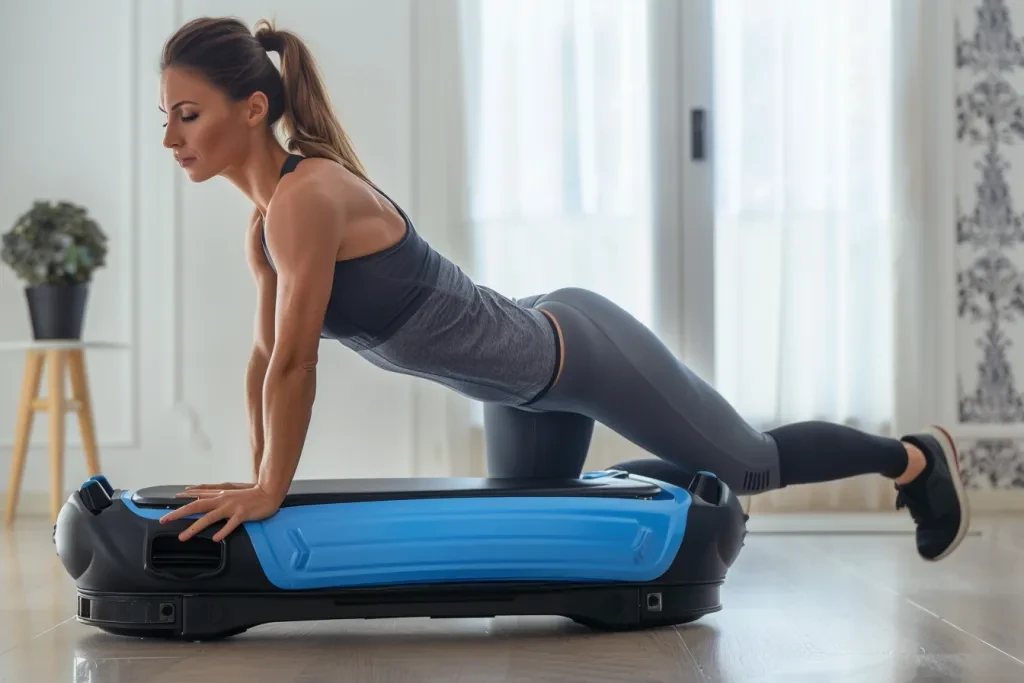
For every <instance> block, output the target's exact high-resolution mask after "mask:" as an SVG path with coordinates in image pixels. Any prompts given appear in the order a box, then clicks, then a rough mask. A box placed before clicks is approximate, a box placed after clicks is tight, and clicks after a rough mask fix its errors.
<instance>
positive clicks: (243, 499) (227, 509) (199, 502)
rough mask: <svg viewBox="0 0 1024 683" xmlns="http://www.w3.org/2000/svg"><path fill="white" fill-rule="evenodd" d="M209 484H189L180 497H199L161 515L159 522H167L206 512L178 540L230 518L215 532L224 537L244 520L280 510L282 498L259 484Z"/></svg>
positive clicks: (218, 536) (258, 517)
mask: <svg viewBox="0 0 1024 683" xmlns="http://www.w3.org/2000/svg"><path fill="white" fill-rule="evenodd" d="M210 486H212V485H201V486H194V487H190V492H186V493H179V494H177V497H182V498H196V500H194V501H192V502H191V503H188V504H186V505H183V506H181V507H180V508H178V509H177V510H173V511H171V512H168V513H167V514H166V515H164V516H163V517H161V518H160V523H161V524H166V523H167V522H173V521H174V520H176V519H181V518H183V517H188V516H189V515H195V514H202V513H206V514H203V516H202V517H200V518H199V519H197V520H196V521H195V522H194V523H193V524H192V525H191V526H190V527H189V528H187V529H185V530H184V531H182V532H181V533H180V534H178V540H180V541H187V540H188V539H190V538H192V537H193V536H195V535H196V534H198V533H199V532H200V531H202V530H203V529H205V528H206V527H208V526H210V525H211V524H214V523H216V522H219V521H221V520H227V522H226V523H225V524H224V528H223V529H221V530H220V531H218V532H217V533H216V534H214V536H213V540H214V541H221V540H223V539H224V538H226V537H227V535H228V534H230V533H231V532H232V531H234V530H235V529H237V528H238V526H239V525H240V524H242V522H249V521H256V520H261V519H266V518H267V517H270V516H271V515H273V514H274V513H275V512H277V511H278V509H279V508H280V507H281V503H282V502H283V500H282V499H280V498H276V497H273V496H271V495H270V494H268V493H267V492H266V491H264V490H263V489H262V488H260V486H259V485H258V484H247V485H244V486H245V488H235V489H227V490H225V489H217V488H208V487H210Z"/></svg>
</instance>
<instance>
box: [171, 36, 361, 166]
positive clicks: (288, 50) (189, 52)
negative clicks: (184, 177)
mask: <svg viewBox="0 0 1024 683" xmlns="http://www.w3.org/2000/svg"><path fill="white" fill-rule="evenodd" d="M269 52H277V53H278V54H279V55H280V56H281V70H280V71H278V69H277V67H276V66H275V65H274V62H273V61H272V60H271V59H270V55H269ZM161 73H162V86H161V90H162V100H163V102H162V105H161V109H163V110H164V111H165V112H166V113H167V124H166V133H165V135H164V145H165V146H167V147H169V148H171V149H172V150H173V151H174V155H175V157H176V158H177V159H178V160H179V161H180V162H181V163H182V166H184V167H185V168H186V169H188V173H189V177H191V178H192V179H193V180H195V181H202V180H206V179H207V178H210V177H213V176H215V175H218V174H219V173H221V172H222V171H223V170H224V169H226V168H228V167H229V166H233V165H236V164H238V163H240V162H241V161H242V160H244V158H245V157H246V155H247V151H248V149H249V147H250V146H251V145H253V144H263V143H265V142H266V141H267V140H272V139H273V132H272V131H273V129H272V127H273V126H274V125H275V124H278V123H280V125H281V129H282V132H283V134H284V138H285V140H286V146H287V148H288V150H289V151H291V152H297V153H299V154H302V155H304V156H314V157H327V158H330V159H333V160H335V161H337V162H338V163H341V164H344V165H345V166H346V167H348V168H349V170H351V171H353V172H354V173H357V174H358V175H360V176H362V177H364V178H365V177H366V173H365V170H364V169H363V166H362V164H361V163H360V161H359V159H358V157H357V156H356V153H355V150H354V149H353V147H352V144H351V142H350V140H349V138H348V136H347V135H346V133H345V131H344V129H343V128H342V127H341V124H339V123H338V120H337V119H336V118H335V116H334V113H333V112H332V110H331V104H330V98H329V97H328V96H327V91H326V89H325V87H324V85H323V82H322V80H321V78H320V75H319V73H318V70H317V66H316V62H315V60H314V59H313V56H312V54H311V53H310V51H309V48H308V47H307V46H306V45H305V43H303V41H302V40H301V39H300V38H299V37H298V36H296V35H295V34H293V33H291V32H289V31H279V30H276V29H275V28H274V27H273V25H271V24H270V23H269V22H267V21H265V20H261V21H260V22H259V23H258V24H257V25H256V32H255V35H254V34H253V33H251V32H250V31H249V29H248V28H247V27H246V26H245V24H243V23H242V22H241V21H239V20H237V19H232V18H209V17H206V18H200V19H194V20H192V21H190V22H188V23H187V24H185V25H184V26H182V27H181V28H180V29H178V31H177V32H176V33H175V34H174V35H173V36H171V37H170V39H168V41H167V43H166V44H165V45H164V50H163V55H162V59H161Z"/></svg>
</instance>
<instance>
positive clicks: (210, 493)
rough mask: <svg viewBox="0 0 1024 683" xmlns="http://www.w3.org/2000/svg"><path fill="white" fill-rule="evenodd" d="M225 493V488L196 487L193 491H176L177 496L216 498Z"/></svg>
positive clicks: (175, 495)
mask: <svg viewBox="0 0 1024 683" xmlns="http://www.w3.org/2000/svg"><path fill="white" fill-rule="evenodd" d="M222 493H224V489H196V490H193V491H189V490H185V491H182V492H180V493H175V494H174V497H175V498H215V497H216V496H219V495H221V494H222Z"/></svg>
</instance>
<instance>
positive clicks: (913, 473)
mask: <svg viewBox="0 0 1024 683" xmlns="http://www.w3.org/2000/svg"><path fill="white" fill-rule="evenodd" d="M903 447H904V448H905V449H906V451H907V468H906V469H905V470H904V471H903V473H902V474H901V475H900V476H898V477H896V479H895V482H896V485H897V486H905V485H906V484H909V483H910V482H912V481H914V480H915V479H917V478H918V477H919V476H920V475H921V473H922V472H924V470H925V467H926V466H927V464H928V461H927V460H926V459H925V457H924V452H923V451H922V450H921V449H920V448H918V447H917V446H915V445H914V444H912V443H907V442H906V441H904V442H903Z"/></svg>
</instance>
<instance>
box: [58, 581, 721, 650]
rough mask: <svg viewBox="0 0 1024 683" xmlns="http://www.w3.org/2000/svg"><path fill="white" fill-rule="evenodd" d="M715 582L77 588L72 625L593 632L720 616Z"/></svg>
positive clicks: (132, 630) (184, 630) (199, 632)
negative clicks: (359, 623) (434, 626)
mask: <svg viewBox="0 0 1024 683" xmlns="http://www.w3.org/2000/svg"><path fill="white" fill-rule="evenodd" d="M719 589H720V584H719V583H715V584H706V585H685V586H671V585H666V586H658V585H653V584H643V585H628V584H612V585H600V586H595V585H580V586H566V585H554V584H545V585H542V586H539V585H537V584H532V585H531V584H522V585H518V586H512V585H507V584H502V585H501V586H486V585H480V586H472V585H470V586H458V587H453V586H435V587H424V586H417V587H415V588H409V589H396V588H394V587H391V588H388V589H386V590H383V589H370V590H358V591H353V590H346V591H309V592H299V593H264V594H260V593H234V594H232V593H228V594H220V595H202V594H188V593H183V594H167V593H161V594H149V595H146V594H133V595H116V594H91V593H88V592H85V591H79V594H78V620H79V621H81V622H83V623H86V624H89V625H91V626H95V627H97V628H100V629H102V630H104V631H106V632H108V633H113V634H116V635H123V636H140V637H147V638H168V639H182V640H215V639H219V638H225V637H229V636H233V635H237V634H239V633H242V632H244V631H246V630H248V629H249V628H252V627H254V626H258V625H262V624H267V623H274V622H288V621H310V620H328V619H393V618H403V617H430V618H434V619H444V618H448V619H451V618H486V617H495V616H510V615H514V616H527V615H556V616H563V617H567V618H569V619H572V620H573V621H575V622H577V623H579V624H581V625H584V626H587V627H589V628H593V629H597V630H611V631H620V630H632V629H641V628H643V629H646V628H656V627H660V626H671V625H676V624H684V623H688V622H691V621H695V620H697V619H699V618H700V617H702V616H704V615H706V614H711V613H713V612H717V611H719V610H721V608H722V606H721V602H720V598H719Z"/></svg>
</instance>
